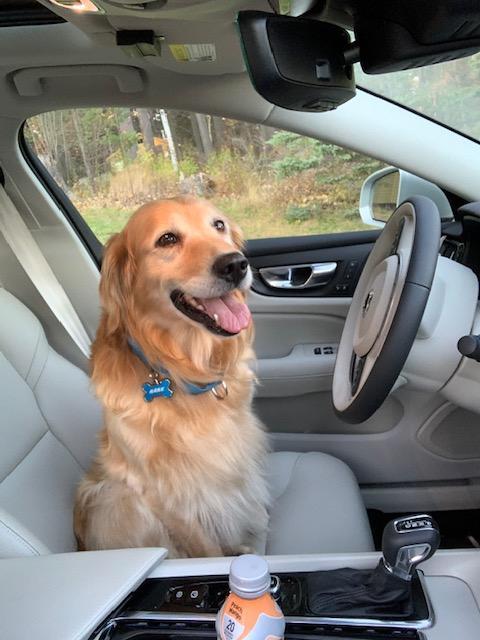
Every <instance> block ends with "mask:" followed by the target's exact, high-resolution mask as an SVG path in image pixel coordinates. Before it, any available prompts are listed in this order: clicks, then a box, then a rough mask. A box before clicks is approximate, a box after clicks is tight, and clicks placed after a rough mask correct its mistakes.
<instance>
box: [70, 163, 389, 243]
mask: <svg viewBox="0 0 480 640" xmlns="http://www.w3.org/2000/svg"><path fill="white" fill-rule="evenodd" d="M379 166H380V165H379V163H376V162H373V161H371V160H369V159H368V158H364V157H363V156H359V155H358V154H356V155H352V156H351V157H350V156H349V159H344V158H343V157H342V156H325V158H324V159H323V160H322V164H321V166H320V167H317V168H313V169H306V170H303V171H300V172H297V173H294V174H293V175H288V176H283V177H280V176H278V175H277V173H275V171H273V170H272V169H271V168H268V167H267V168H265V166H262V165H261V164H258V163H257V161H256V159H255V158H254V157H253V156H251V155H250V156H246V157H245V158H241V157H237V156H233V155H232V154H231V153H230V152H227V151H222V152H219V153H217V154H214V155H213V156H212V157H211V158H210V160H209V162H208V163H207V165H206V166H205V171H206V175H207V176H208V177H209V179H211V181H212V184H213V185H214V188H213V193H214V195H213V196H212V198H211V200H212V202H213V203H214V204H215V205H216V206H217V207H218V208H219V209H220V210H222V211H224V212H225V213H226V214H227V215H228V216H229V217H230V218H231V219H233V220H235V221H236V222H237V223H238V224H239V225H240V227H241V228H242V230H243V233H244V236H245V238H247V239H249V238H273V237H280V236H287V237H288V236H299V235H311V234H323V233H338V232H341V231H359V230H362V229H367V228H368V227H367V226H366V225H364V224H363V222H362V220H361V218H360V214H359V212H358V198H359V195H360V189H361V186H362V183H363V181H364V179H365V178H366V177H367V175H369V174H370V173H371V172H372V171H373V170H375V169H377V168H379ZM183 186H185V185H184V184H182V182H181V180H179V179H178V178H177V177H176V176H175V175H173V174H172V172H171V171H170V173H168V172H166V171H165V167H163V165H162V166H159V165H158V161H157V160H156V159H152V158H143V159H142V158H139V159H137V160H136V161H135V162H134V163H132V164H131V165H129V166H128V167H127V168H126V169H124V170H122V171H121V172H119V173H116V174H113V175H111V176H108V179H107V180H106V181H105V184H104V186H103V187H102V189H101V190H100V191H98V190H97V192H96V194H95V195H92V193H91V192H90V193H89V192H88V190H87V191H83V192H82V191H77V192H76V193H75V192H74V201H75V204H76V206H77V207H78V209H79V211H80V212H81V213H82V214H83V216H84V217H85V220H86V222H87V223H88V224H89V225H90V227H91V228H92V230H93V231H94V233H95V234H96V236H97V237H98V239H99V240H100V241H101V242H105V241H106V240H108V238H109V237H110V236H111V235H112V234H113V233H115V232H117V231H120V230H121V229H122V228H123V226H124V225H125V223H126V221H127V220H128V218H129V217H130V215H131V214H132V213H133V211H134V210H135V209H136V208H137V206H138V205H139V204H141V203H143V202H146V201H148V200H152V199H155V198H161V197H171V196H173V195H175V194H176V193H178V192H179V191H180V190H181V189H182V187H183Z"/></svg>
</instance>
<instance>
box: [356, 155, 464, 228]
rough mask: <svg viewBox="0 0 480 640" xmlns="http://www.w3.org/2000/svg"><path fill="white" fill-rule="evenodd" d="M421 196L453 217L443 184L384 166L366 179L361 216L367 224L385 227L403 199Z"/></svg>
mask: <svg viewBox="0 0 480 640" xmlns="http://www.w3.org/2000/svg"><path fill="white" fill-rule="evenodd" d="M417 195H418V196H427V197H428V198H430V199H431V200H433V202H435V204H436V205H437V207H438V210H439V212H440V217H441V219H442V220H451V219H452V218H453V212H452V208H451V206H450V203H449V202H448V199H447V197H446V195H445V194H444V193H443V191H442V190H441V189H440V187H437V185H436V184H433V182H429V181H428V180H424V179H423V178H419V177H418V176H415V175H413V174H412V173H408V171H403V170H402V169H396V168H395V167H387V168H386V169H380V171H376V172H375V173H372V175H371V176H369V177H368V178H367V179H366V180H365V182H364V183H363V185H362V190H361V191H360V216H361V218H362V220H363V222H364V223H365V224H368V225H370V226H374V227H383V226H384V225H385V223H386V222H387V221H388V219H389V218H390V216H391V215H392V213H393V212H394V211H395V209H396V208H397V206H398V205H399V204H400V203H401V202H403V201H404V200H406V199H407V198H409V197H410V196H417Z"/></svg>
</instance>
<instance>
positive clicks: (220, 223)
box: [213, 220, 225, 231]
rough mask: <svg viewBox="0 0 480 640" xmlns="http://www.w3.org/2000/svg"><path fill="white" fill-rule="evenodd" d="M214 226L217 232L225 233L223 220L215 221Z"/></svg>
mask: <svg viewBox="0 0 480 640" xmlns="http://www.w3.org/2000/svg"><path fill="white" fill-rule="evenodd" d="M213 226H214V227H215V229H216V230H217V231H225V223H224V221H223V220H214V221H213Z"/></svg>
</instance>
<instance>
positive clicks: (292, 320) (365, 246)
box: [247, 232, 402, 434]
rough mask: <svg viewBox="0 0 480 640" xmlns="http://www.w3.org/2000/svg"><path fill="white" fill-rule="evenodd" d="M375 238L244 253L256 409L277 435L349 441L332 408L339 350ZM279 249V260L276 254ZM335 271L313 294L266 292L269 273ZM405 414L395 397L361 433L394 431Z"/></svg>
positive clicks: (265, 245) (309, 241)
mask: <svg viewBox="0 0 480 640" xmlns="http://www.w3.org/2000/svg"><path fill="white" fill-rule="evenodd" d="M377 235H378V232H360V233H350V234H333V235H328V236H319V237H310V238H306V239H305V240H306V242H305V245H306V246H304V244H302V243H300V242H299V240H298V238H291V239H289V240H288V242H287V241H286V240H285V239H278V240H275V239H268V240H255V241H250V242H249V243H248V247H247V251H248V255H249V259H250V262H251V265H252V269H253V272H254V283H253V287H252V289H253V290H252V292H251V294H250V299H249V303H250V307H251V309H252V311H253V314H254V317H255V328H256V339H255V344H256V354H257V364H256V373H257V378H258V381H259V384H258V387H257V391H256V399H255V403H256V408H257V411H258V413H259V414H260V416H261V418H262V419H263V421H264V422H265V424H266V425H267V427H268V428H269V430H270V431H271V432H273V433H274V434H278V433H298V434H306V433H351V431H352V427H351V425H348V424H346V423H344V422H343V421H342V420H340V419H339V418H338V417H337V416H336V415H335V413H334V411H333V408H332V403H331V386H332V379H333V369H334V366H335V354H336V348H337V345H338V343H339V340H340V337H341V334H342V330H343V324H344V321H345V317H346V315H347V313H348V309H349V306H350V302H351V297H350V296H351V295H352V293H353V291H354V287H355V285H356V281H357V279H358V276H359V275H360V273H361V266H362V265H363V263H364V262H365V260H366V258H367V256H368V254H369V252H370V250H371V248H372V246H373V241H374V239H375V238H376V237H377ZM275 247H277V253H274V252H273V251H274V250H275ZM309 261H310V262H311V263H312V264H325V263H330V262H335V263H336V264H337V265H338V268H337V271H336V272H335V275H334V276H333V277H332V279H331V281H330V282H329V283H328V284H326V285H323V286H319V287H314V288H312V289H294V290H291V291H288V292H286V291H285V290H282V289H278V290H277V289H275V288H272V287H269V286H268V284H267V283H266V282H265V281H264V280H262V278H261V276H260V270H261V269H264V268H265V267H269V266H282V265H283V266H285V265H291V266H294V265H304V264H309ZM352 261H355V263H356V265H357V270H356V272H355V277H353V278H351V279H350V280H349V292H348V294H347V293H345V292H344V291H337V290H336V289H337V285H338V284H339V283H342V278H343V275H344V272H345V268H346V267H347V265H349V264H350V263H351V262H352ZM401 413H402V410H401V406H400V405H399V403H398V401H396V400H395V399H394V398H393V397H390V398H389V399H388V400H387V402H386V403H385V405H384V406H383V407H382V409H381V410H380V411H379V412H377V414H376V415H375V416H374V417H372V418H371V419H370V420H368V421H367V422H365V423H364V424H362V425H359V426H358V425H357V426H356V427H355V428H356V432H357V433H378V432H381V431H386V430H388V429H391V428H393V427H394V426H395V424H396V423H397V422H398V420H399V419H400V417H401Z"/></svg>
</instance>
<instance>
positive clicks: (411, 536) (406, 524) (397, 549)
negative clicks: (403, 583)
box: [382, 515, 440, 580]
mask: <svg viewBox="0 0 480 640" xmlns="http://www.w3.org/2000/svg"><path fill="white" fill-rule="evenodd" d="M439 544H440V531H439V529H438V525H437V523H436V522H435V520H434V519H433V518H432V517H431V516H428V515H419V516H408V517H406V518H398V519H396V520H391V521H390V522H389V523H388V524H387V526H386V527H385V529H384V530H383V536H382V552H383V564H384V566H385V568H386V569H387V571H389V572H390V573H392V574H393V575H395V576H397V577H398V578H401V579H402V580H411V579H412V576H413V574H414V573H415V569H416V567H417V565H419V564H420V562H423V561H424V560H427V558H430V557H431V556H433V554H434V553H435V551H436V550H437V549H438V545H439Z"/></svg>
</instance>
